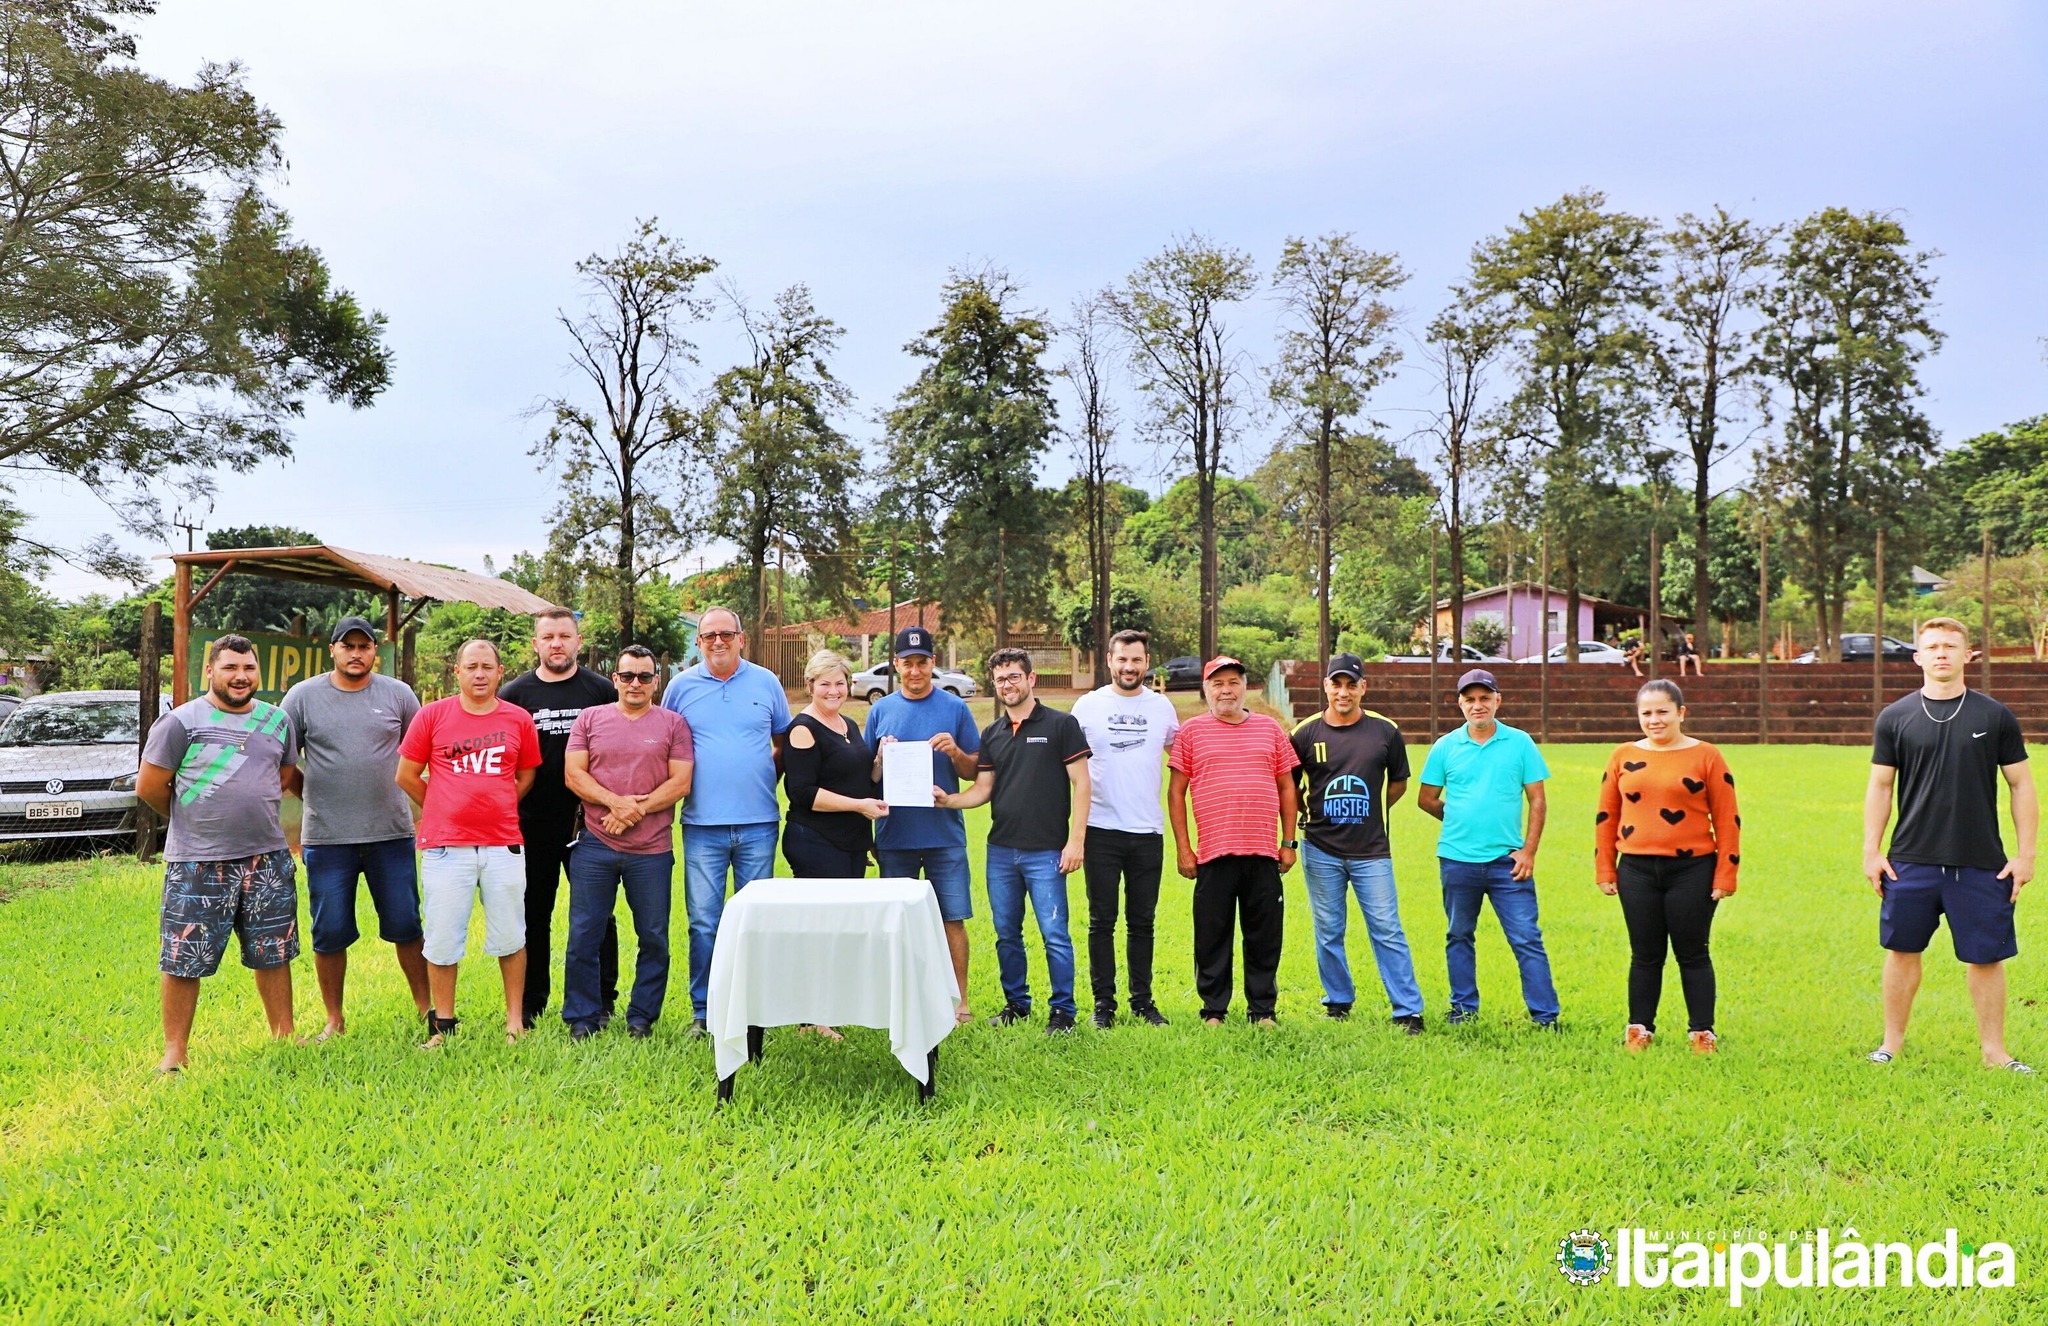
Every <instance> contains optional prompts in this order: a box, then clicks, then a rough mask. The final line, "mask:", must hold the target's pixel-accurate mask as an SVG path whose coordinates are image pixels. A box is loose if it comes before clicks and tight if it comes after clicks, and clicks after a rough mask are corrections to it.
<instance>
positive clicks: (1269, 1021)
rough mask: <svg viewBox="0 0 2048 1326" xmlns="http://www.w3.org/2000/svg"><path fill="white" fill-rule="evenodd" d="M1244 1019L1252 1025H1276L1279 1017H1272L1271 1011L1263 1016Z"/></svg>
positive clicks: (1278, 1022) (1278, 1023)
mask: <svg viewBox="0 0 2048 1326" xmlns="http://www.w3.org/2000/svg"><path fill="white" fill-rule="evenodd" d="M1245 1021H1247V1022H1249V1023H1251V1024H1252V1025H1253V1026H1254V1027H1277V1026H1279V1025H1280V1019H1279V1018H1276V1017H1274V1016H1273V1015H1272V1014H1271V1013H1268V1014H1266V1015H1265V1016H1263V1017H1256V1018H1246V1019H1245Z"/></svg>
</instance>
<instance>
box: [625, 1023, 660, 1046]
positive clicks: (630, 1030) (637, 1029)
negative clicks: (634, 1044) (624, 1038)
mask: <svg viewBox="0 0 2048 1326" xmlns="http://www.w3.org/2000/svg"><path fill="white" fill-rule="evenodd" d="M626 1034H627V1035H628V1036H631V1037H632V1038H633V1039H634V1040H636V1041H644V1040H646V1039H647V1038H648V1037H649V1036H652V1035H653V1034H654V1024H653V1023H651V1022H642V1021H640V1020H638V1019H637V1018H636V1019H634V1020H633V1021H631V1022H628V1023H627V1024H626Z"/></svg>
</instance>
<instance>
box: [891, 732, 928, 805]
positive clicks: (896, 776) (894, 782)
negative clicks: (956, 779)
mask: <svg viewBox="0 0 2048 1326" xmlns="http://www.w3.org/2000/svg"><path fill="white" fill-rule="evenodd" d="M882 800H884V801H886V802H888V803H889V804H890V805H891V806H892V807H893V806H901V807H903V808H904V809H906V810H907V809H910V808H911V807H913V806H922V807H924V808H926V809H930V808H931V805H932V744H931V743H930V742H929V741H892V742H890V743H889V744H888V745H886V746H884V747H882Z"/></svg>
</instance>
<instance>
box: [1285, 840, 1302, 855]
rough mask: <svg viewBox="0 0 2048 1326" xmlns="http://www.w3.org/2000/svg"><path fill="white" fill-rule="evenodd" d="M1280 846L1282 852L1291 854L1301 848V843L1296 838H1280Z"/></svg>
mask: <svg viewBox="0 0 2048 1326" xmlns="http://www.w3.org/2000/svg"><path fill="white" fill-rule="evenodd" d="M1280 846H1281V848H1282V850H1284V851H1289V852H1292V851H1294V850H1296V849H1297V848H1299V847H1300V846H1301V841H1300V839H1297V838H1282V839H1281V840H1280Z"/></svg>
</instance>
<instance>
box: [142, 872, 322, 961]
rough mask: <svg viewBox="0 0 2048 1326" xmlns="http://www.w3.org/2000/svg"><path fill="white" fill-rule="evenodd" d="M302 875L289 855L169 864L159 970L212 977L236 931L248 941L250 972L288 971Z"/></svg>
mask: <svg viewBox="0 0 2048 1326" xmlns="http://www.w3.org/2000/svg"><path fill="white" fill-rule="evenodd" d="M296 874H297V863H296V862H294V861H293V860H292V854H291V853H290V852H289V851H286V850H283V849H280V850H278V851H275V852H265V853H263V854H262V855H261V856H245V857H240V858H238V859H236V860H232V861H167V862H165V863H164V908H163V919H162V922H161V924H160V927H159V928H160V931H161V934H162V938H163V952H162V955H161V956H160V957H159V958H158V959H157V970H159V971H161V972H162V973H163V974H164V975H166V976H183V977H192V978H197V977H201V976H211V975H213V974H214V973H215V972H216V971H219V970H220V960H221V956H222V955H223V954H225V953H226V952H227V950H228V935H229V933H230V932H232V933H233V934H234V935H236V936H237V937H238V938H239V939H240V940H241V941H242V965H243V966H244V967H251V968H255V969H258V970H261V969H263V968H266V967H282V966H283V965H284V964H286V963H287V962H290V961H291V960H292V959H293V958H296V957H298V956H299V893H298V889H297V888H296V887H295V885H296Z"/></svg>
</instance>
